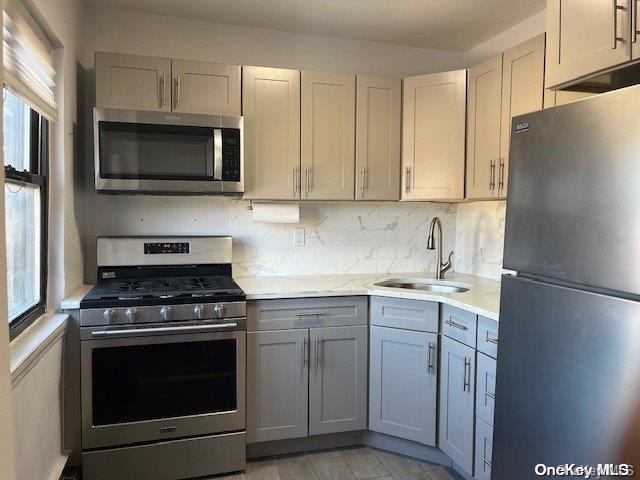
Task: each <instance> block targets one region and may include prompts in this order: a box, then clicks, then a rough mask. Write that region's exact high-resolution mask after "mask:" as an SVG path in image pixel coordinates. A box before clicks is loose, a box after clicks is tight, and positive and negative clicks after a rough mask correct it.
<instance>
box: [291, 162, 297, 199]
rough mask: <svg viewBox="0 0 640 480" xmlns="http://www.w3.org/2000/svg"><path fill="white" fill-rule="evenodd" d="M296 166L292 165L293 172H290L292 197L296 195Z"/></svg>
mask: <svg viewBox="0 0 640 480" xmlns="http://www.w3.org/2000/svg"><path fill="white" fill-rule="evenodd" d="M297 168H298V167H295V166H294V167H293V173H292V176H293V196H294V197H295V196H296V193H297V192H298V182H297V180H296V170H297Z"/></svg>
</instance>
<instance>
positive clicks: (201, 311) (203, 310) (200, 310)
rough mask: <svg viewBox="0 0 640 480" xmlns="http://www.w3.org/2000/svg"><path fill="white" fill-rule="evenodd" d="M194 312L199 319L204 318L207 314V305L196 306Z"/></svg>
mask: <svg viewBox="0 0 640 480" xmlns="http://www.w3.org/2000/svg"><path fill="white" fill-rule="evenodd" d="M193 314H194V315H195V316H196V318H197V319H198V320H202V319H203V318H205V317H206V316H207V307H205V306H204V305H196V308H194V309H193Z"/></svg>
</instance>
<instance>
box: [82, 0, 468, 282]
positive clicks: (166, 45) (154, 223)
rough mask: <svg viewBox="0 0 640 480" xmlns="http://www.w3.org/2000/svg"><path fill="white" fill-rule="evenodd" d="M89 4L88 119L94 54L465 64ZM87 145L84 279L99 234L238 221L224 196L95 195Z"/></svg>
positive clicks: (405, 65)
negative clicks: (98, 52) (235, 219)
mask: <svg viewBox="0 0 640 480" xmlns="http://www.w3.org/2000/svg"><path fill="white" fill-rule="evenodd" d="M87 8H88V11H87V17H86V21H85V44H86V49H85V64H86V66H87V69H88V72H87V76H86V82H87V83H86V84H87V87H86V89H87V92H86V93H87V105H86V107H87V108H86V110H85V112H86V113H85V115H86V117H87V121H89V120H90V118H91V111H90V108H91V107H92V106H93V103H94V102H93V95H94V92H93V73H92V71H91V68H92V67H93V59H94V52H95V51H111V52H120V53H131V54H138V55H151V56H161V57H171V58H185V59H194V60H204V61H212V62H227V63H233V64H240V65H266V66H273V67H287V68H299V69H310V70H325V71H335V72H348V73H366V74H381V75H389V76H391V75H398V76H401V75H406V74H415V73H427V72H436V71H442V70H448V69H452V68H460V66H461V65H462V61H463V55H462V54H461V53H453V52H443V51H436V50H425V49H420V48H413V47H402V46H397V45H388V44H382V43H374V42H364V41H358V40H344V39H335V38H327V37H319V36H312V35H301V34H295V33H288V32H281V31H274V30H265V29H259V28H250V27H238V26H232V25H224V24H216V23H211V22H204V21H197V20H188V19H182V18H174V17H168V16H163V15H152V14H145V13H136V12H128V11H123V10H115V9H106V8H100V7H87ZM87 125H88V124H87ZM85 143H86V155H85V164H84V166H85V182H84V188H85V189H86V204H85V215H84V226H85V230H84V235H83V241H84V253H85V259H86V261H85V271H84V273H85V281H86V282H95V278H96V264H95V257H96V253H95V242H96V237H98V236H100V235H145V234H152V235H153V234H155V235H163V234H164V235H167V234H169V235H171V234H200V235H205V234H208V235H221V234H230V233H231V232H232V230H234V227H233V225H232V224H231V222H232V221H234V220H232V217H231V213H230V208H231V201H230V200H229V199H226V198H219V197H149V196H137V197H136V196H108V195H97V194H96V193H95V190H94V185H93V148H92V132H91V129H90V128H87V130H86V135H85ZM292 238H293V237H292ZM292 241H293V240H292ZM291 246H293V244H291Z"/></svg>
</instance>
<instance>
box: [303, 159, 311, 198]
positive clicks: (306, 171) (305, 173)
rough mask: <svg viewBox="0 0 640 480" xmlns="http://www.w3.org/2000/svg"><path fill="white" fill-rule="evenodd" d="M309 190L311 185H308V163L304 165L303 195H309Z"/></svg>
mask: <svg viewBox="0 0 640 480" xmlns="http://www.w3.org/2000/svg"><path fill="white" fill-rule="evenodd" d="M309 190H311V185H309V165H306V166H305V167H304V195H305V196H309Z"/></svg>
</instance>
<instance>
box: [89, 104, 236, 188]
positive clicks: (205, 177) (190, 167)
mask: <svg viewBox="0 0 640 480" xmlns="http://www.w3.org/2000/svg"><path fill="white" fill-rule="evenodd" d="M243 123H244V122H243V118H242V117H229V116H221V115H196V114H181V113H171V112H147V111H135V110H120V109H113V108H94V109H93V134H94V157H95V179H96V190H98V191H99V192H103V193H119V192H122V193H156V194H161V193H164V194H200V195H203V194H204V195H212V194H230V195H231V194H239V193H242V192H243V190H244V172H243V163H244V162H243V153H244V152H243V150H244V141H243V138H244V136H243Z"/></svg>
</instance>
